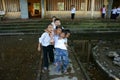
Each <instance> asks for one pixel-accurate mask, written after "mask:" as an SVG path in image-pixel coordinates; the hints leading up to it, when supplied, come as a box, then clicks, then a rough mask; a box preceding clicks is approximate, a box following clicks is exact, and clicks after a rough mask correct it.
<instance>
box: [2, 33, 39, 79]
mask: <svg viewBox="0 0 120 80" xmlns="http://www.w3.org/2000/svg"><path fill="white" fill-rule="evenodd" d="M38 36H39V35H17V36H0V80H35V79H36V75H37V70H38V64H39V61H40V56H39V55H40V53H38V52H37V42H38Z"/></svg>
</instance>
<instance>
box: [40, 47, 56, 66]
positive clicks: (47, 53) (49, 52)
mask: <svg viewBox="0 0 120 80" xmlns="http://www.w3.org/2000/svg"><path fill="white" fill-rule="evenodd" d="M42 49H43V67H47V68H48V66H49V59H50V62H54V53H53V46H52V45H49V46H47V47H45V46H42Z"/></svg>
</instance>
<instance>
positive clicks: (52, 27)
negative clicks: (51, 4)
mask: <svg viewBox="0 0 120 80" xmlns="http://www.w3.org/2000/svg"><path fill="white" fill-rule="evenodd" d="M52 19H53V22H52V23H51V24H49V25H47V27H46V29H45V32H44V33H43V34H42V35H41V37H40V38H39V44H38V51H41V48H42V51H43V72H44V71H48V68H49V63H53V64H54V65H55V67H56V68H55V71H56V72H57V73H59V72H61V66H62V71H63V72H64V73H67V67H68V64H69V58H68V50H67V47H68V45H67V39H68V37H69V36H70V30H69V29H64V27H62V26H61V22H60V19H58V18H56V17H55V16H54V17H53V18H52Z"/></svg>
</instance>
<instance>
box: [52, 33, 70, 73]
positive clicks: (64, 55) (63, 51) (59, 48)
mask: <svg viewBox="0 0 120 80" xmlns="http://www.w3.org/2000/svg"><path fill="white" fill-rule="evenodd" d="M65 36H66V32H65V31H63V32H62V33H61V34H60V37H59V38H58V40H55V46H54V47H55V65H56V72H58V73H59V72H60V71H61V65H62V67H63V72H67V66H68V64H69V59H68V51H67V46H66V41H65V39H64V38H65Z"/></svg>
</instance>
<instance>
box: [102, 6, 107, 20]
mask: <svg viewBox="0 0 120 80" xmlns="http://www.w3.org/2000/svg"><path fill="white" fill-rule="evenodd" d="M105 14H106V8H105V5H103V8H102V18H103V19H104V18H105Z"/></svg>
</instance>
